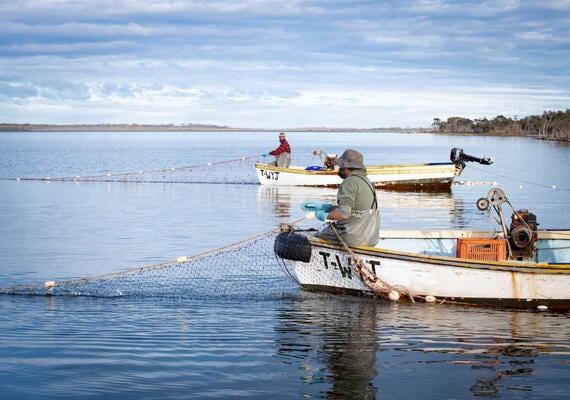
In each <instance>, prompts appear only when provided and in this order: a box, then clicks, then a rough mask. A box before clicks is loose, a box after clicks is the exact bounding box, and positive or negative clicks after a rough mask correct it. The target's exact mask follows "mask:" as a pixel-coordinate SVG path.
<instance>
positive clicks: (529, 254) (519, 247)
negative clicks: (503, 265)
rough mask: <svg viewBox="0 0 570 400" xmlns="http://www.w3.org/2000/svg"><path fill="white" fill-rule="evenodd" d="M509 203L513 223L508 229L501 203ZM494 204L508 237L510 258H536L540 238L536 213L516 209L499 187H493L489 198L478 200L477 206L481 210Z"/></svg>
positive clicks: (488, 195)
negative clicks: (537, 242)
mask: <svg viewBox="0 0 570 400" xmlns="http://www.w3.org/2000/svg"><path fill="white" fill-rule="evenodd" d="M503 203H507V204H508V205H509V206H511V209H512V210H513V214H512V216H511V225H510V227H509V228H508V229H507V224H506V222H505V218H504V216H503V210H502V207H501V205H502V204H503ZM491 206H493V208H494V210H495V211H496V213H497V215H498V216H499V222H500V224H501V227H502V229H503V237H505V238H507V239H508V242H507V244H508V258H509V259H511V260H519V261H524V260H533V259H534V243H535V242H536V239H537V238H538V233H537V230H538V225H539V224H538V222H536V215H534V214H533V213H532V212H530V211H529V210H518V211H516V210H515V209H514V208H513V206H512V205H511V203H510V202H509V200H508V199H507V196H505V193H504V192H503V191H502V190H501V189H499V188H493V189H491V190H490V191H489V193H488V194H487V198H480V199H479V200H477V208H479V210H481V211H483V210H489V208H490V207H491Z"/></svg>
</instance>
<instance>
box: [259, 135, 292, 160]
mask: <svg viewBox="0 0 570 400" xmlns="http://www.w3.org/2000/svg"><path fill="white" fill-rule="evenodd" d="M279 142H280V144H279V147H277V148H276V149H275V150H273V151H270V152H269V153H264V154H263V157H267V156H269V155H272V156H275V161H272V162H270V163H269V164H268V165H273V166H276V167H279V168H289V165H290V164H291V147H289V143H288V142H287V139H286V138H285V133H283V132H281V133H280V134H279Z"/></svg>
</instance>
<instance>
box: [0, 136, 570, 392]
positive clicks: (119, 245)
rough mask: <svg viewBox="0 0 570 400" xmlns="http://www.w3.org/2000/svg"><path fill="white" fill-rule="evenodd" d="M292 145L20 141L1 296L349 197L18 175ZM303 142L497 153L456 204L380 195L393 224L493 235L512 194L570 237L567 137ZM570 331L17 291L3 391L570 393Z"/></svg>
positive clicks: (458, 190)
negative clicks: (490, 202)
mask: <svg viewBox="0 0 570 400" xmlns="http://www.w3.org/2000/svg"><path fill="white" fill-rule="evenodd" d="M276 137H277V132H276V133H275V134H272V133H255V132H252V133H236V132H232V133H211V132H198V133H175V132H172V133H166V132H159V133H157V132H151V133H108V132H107V133H99V132H95V133H1V134H0V178H2V180H0V238H2V240H1V241H0V257H1V258H0V259H1V260H2V261H0V287H6V286H10V285H28V284H35V283H41V282H44V281H46V280H67V279H75V278H81V277H89V276H95V275H101V274H107V273H112V272H117V271H122V270H126V269H130V268H135V267H142V266H147V265H152V264H158V263H161V262H164V261H167V260H172V259H175V258H176V257H178V256H180V255H192V254H198V253H201V252H204V251H207V250H211V249H215V248H218V247H221V246H225V245H227V244H230V243H234V242H237V241H240V240H243V239H246V238H249V237H252V236H254V235H257V234H259V233H262V232H266V231H269V230H271V229H274V228H275V227H276V226H278V224H279V223H282V222H290V221H294V220H297V219H299V218H301V217H303V213H302V211H301V210H300V209H299V204H300V203H301V202H302V201H304V200H308V199H315V200H322V201H329V200H332V199H334V197H335V191H334V190H328V189H301V188H298V189H291V188H265V187H261V186H260V185H258V184H257V183H256V178H255V175H254V171H252V169H251V163H246V162H244V163H240V162H238V163H227V164H222V166H221V167H220V166H218V167H212V169H214V168H216V171H217V173H220V171H221V174H222V176H231V178H230V179H229V180H228V182H231V183H224V184H213V183H144V182H143V183H141V182H123V183H121V182H45V181H22V180H20V181H16V180H14V179H13V178H16V177H21V178H31V177H47V176H50V177H60V176H76V175H97V174H106V173H122V172H135V171H140V170H145V171H146V170H156V169H164V168H170V167H179V166H186V165H197V164H204V163H208V162H214V163H215V162H218V161H224V160H233V159H239V158H241V157H247V156H251V155H256V154H261V153H263V152H265V151H267V150H271V149H273V148H275V147H276V146H277V139H276ZM288 139H289V142H290V143H291V145H292V147H293V151H294V154H293V164H318V163H319V161H318V160H316V159H315V158H314V157H313V155H312V150H314V149H315V148H322V149H323V150H326V151H327V152H336V153H337V154H340V153H342V151H343V150H344V149H345V148H347V147H352V148H356V149H359V150H361V151H362V152H363V153H364V155H365V162H367V163H374V164H391V163H408V162H430V161H446V160H448V157H449V151H450V149H451V148H452V147H461V148H463V149H464V151H465V152H466V153H468V154H472V155H475V156H491V157H493V158H494V160H495V164H493V165H491V166H481V165H476V164H468V166H467V168H466V170H465V171H464V173H463V175H462V176H461V177H460V178H459V179H458V184H455V185H453V187H452V189H451V191H450V192H448V193H435V194H434V193H398V192H387V191H379V195H380V199H381V213H382V227H384V228H386V229H395V228H416V227H417V228H429V227H435V228H462V227H468V228H489V227H491V224H490V221H488V220H487V219H486V218H485V217H484V216H483V215H482V214H481V213H480V212H479V211H478V210H477V209H476V206H475V202H476V200H477V199H478V198H479V197H484V196H486V194H487V192H488V191H489V190H490V189H491V188H492V187H493V186H499V187H501V188H502V189H503V190H504V191H505V193H506V194H507V196H508V198H509V199H510V201H511V203H513V205H514V207H515V208H517V209H523V208H524V209H529V210H531V211H533V212H534V213H535V214H536V215H537V217H538V221H539V223H540V226H541V228H553V229H554V228H570V216H569V215H570V214H569V213H568V204H569V203H570V178H569V177H568V172H569V170H568V164H569V163H568V161H569V160H570V147H568V146H567V145H561V144H556V143H544V142H538V141H535V140H533V139H527V138H492V137H491V138H474V137H463V136H435V135H402V134H364V133H333V134H331V133H303V132H298V133H295V132H292V133H289V134H288ZM260 159H262V158H261V157H260ZM253 161H254V160H253ZM197 172H198V173H201V174H202V173H204V171H203V170H197ZM205 175H207V172H206V174H205ZM214 176H216V175H215V174H214ZM236 177H237V178H236ZM553 187H555V188H553ZM305 224H309V225H310V223H305ZM312 224H314V223H312ZM284 279H286V278H284ZM287 282H288V281H287ZM244 290H255V288H245V289H244ZM569 339H570V325H569V320H568V315H567V314H553V313H535V312H513V311H505V310H487V309H473V308H465V307H454V306H444V307H442V306H437V305H402V304H397V305H395V304H390V303H387V302H382V301H372V300H366V299H355V298H350V297H343V296H328V295H320V294H309V293H305V292H301V291H299V290H297V289H290V290H289V291H288V292H287V293H285V294H284V295H283V296H279V297H276V298H268V299H262V300H251V301H239V302H232V301H231V300H230V299H227V298H221V297H219V296H216V294H215V293H212V297H211V298H209V299H201V300H176V299H156V298H147V299H145V298H142V299H140V298H138V299H130V298H119V299H109V298H81V297H79V298H64V297H57V298H50V297H48V298H46V297H18V296H17V297H11V296H2V297H0V391H1V392H2V396H3V398H9V399H38V398H44V399H48V398H74V399H75V398H82V399H90V398H92V399H101V398H121V399H125V398H128V399H131V398H132V399H135V398H136V399H140V398H145V399H154V398H160V399H170V398H172V399H185V398H259V399H266V398H327V397H330V398H419V397H421V398H433V399H442V398H446V399H465V398H481V397H483V398H502V399H520V398H528V399H544V398H549V399H556V398H566V397H567V393H568V391H569V390H570V383H569V382H568V379H567V376H568V372H569V371H570V370H569V363H570V348H569V347H570V346H569V345H568V342H569Z"/></svg>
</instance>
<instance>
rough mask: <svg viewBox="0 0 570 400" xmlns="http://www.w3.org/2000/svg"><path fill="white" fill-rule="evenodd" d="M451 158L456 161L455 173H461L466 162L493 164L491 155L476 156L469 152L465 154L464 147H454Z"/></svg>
mask: <svg viewBox="0 0 570 400" xmlns="http://www.w3.org/2000/svg"><path fill="white" fill-rule="evenodd" d="M449 159H450V160H451V161H452V162H453V163H455V175H457V176H459V175H461V172H462V171H463V168H465V162H468V161H469V162H477V163H479V164H482V165H491V164H493V159H492V158H491V157H483V158H480V157H474V156H470V155H469V154H465V153H464V152H463V149H459V148H457V147H454V148H453V149H451V154H450V155H449Z"/></svg>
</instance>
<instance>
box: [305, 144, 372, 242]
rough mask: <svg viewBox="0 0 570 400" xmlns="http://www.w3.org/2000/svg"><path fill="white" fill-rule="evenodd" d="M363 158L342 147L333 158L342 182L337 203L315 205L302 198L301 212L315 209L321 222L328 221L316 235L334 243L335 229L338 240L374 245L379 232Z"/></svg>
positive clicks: (335, 239) (370, 186) (370, 184)
mask: <svg viewBox="0 0 570 400" xmlns="http://www.w3.org/2000/svg"><path fill="white" fill-rule="evenodd" d="M363 161H364V157H363V156H362V154H361V153H359V152H358V151H356V150H351V149H349V150H346V151H345V152H344V153H343V154H342V156H340V158H338V159H337V160H336V165H338V166H339V170H338V176H340V177H341V178H342V179H343V181H342V183H341V184H340V187H339V189H338V193H337V205H336V206H334V205H332V204H319V203H316V202H313V201H306V202H304V203H303V204H301V209H303V211H315V216H316V217H317V218H318V219H320V220H321V221H325V220H330V221H334V222H332V224H333V226H332V227H331V226H329V225H327V227H326V228H324V229H323V230H322V231H320V232H319V234H318V236H319V237H320V238H323V239H326V240H329V241H333V242H338V238H337V235H336V234H335V232H334V231H333V230H334V229H336V231H337V232H338V234H339V236H340V237H341V238H342V240H343V241H344V242H345V243H346V244H347V245H349V246H374V245H376V243H378V240H379V235H380V214H379V212H378V200H377V199H376V190H375V189H374V186H373V185H372V183H371V182H370V180H369V179H368V177H367V175H366V168H365V167H364V164H363Z"/></svg>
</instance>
